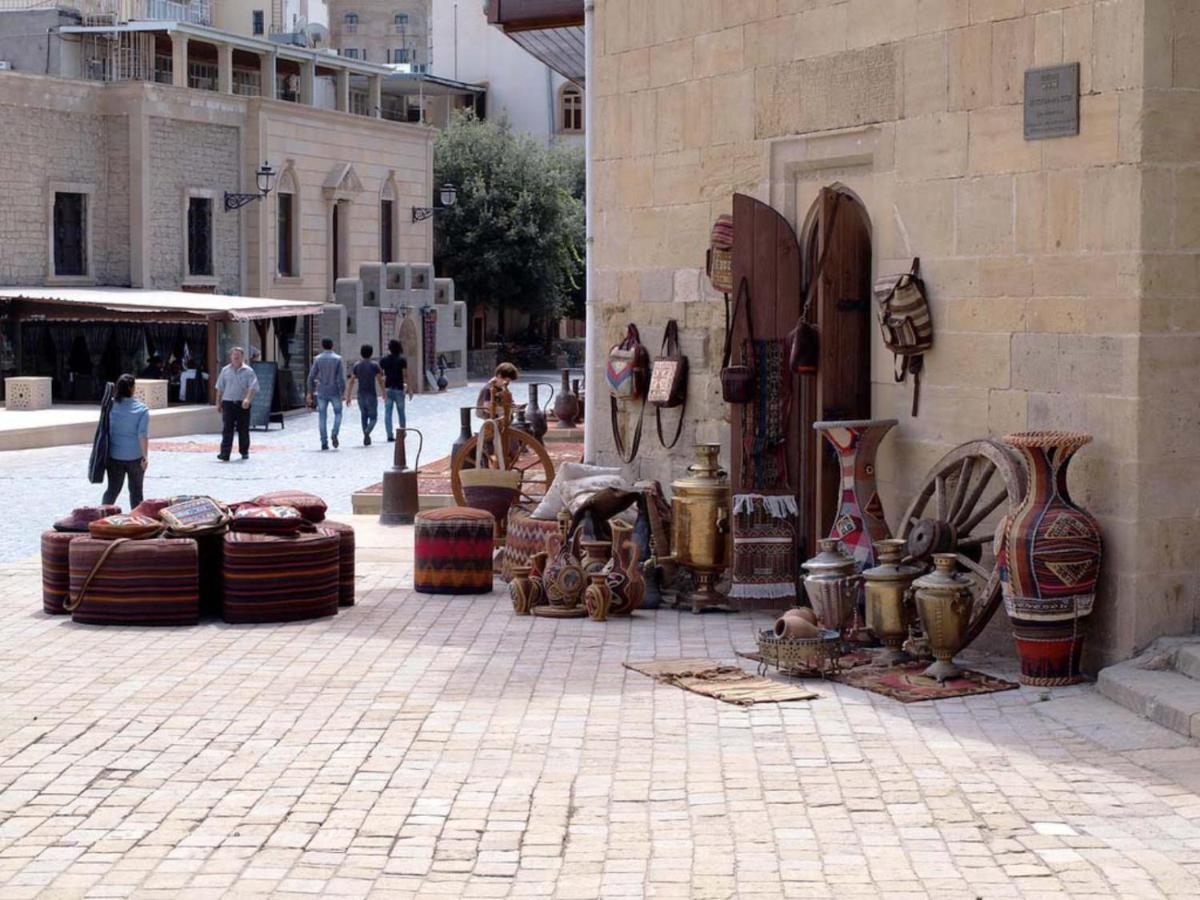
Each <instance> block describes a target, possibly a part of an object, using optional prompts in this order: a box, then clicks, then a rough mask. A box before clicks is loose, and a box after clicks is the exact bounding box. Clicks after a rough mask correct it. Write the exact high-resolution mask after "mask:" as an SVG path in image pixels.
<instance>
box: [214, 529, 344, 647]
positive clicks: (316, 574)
mask: <svg viewBox="0 0 1200 900" xmlns="http://www.w3.org/2000/svg"><path fill="white" fill-rule="evenodd" d="M338 544H339V541H338V536H337V535H336V534H320V533H311V534H287V535H284V534H257V533H254V532H246V531H231V532H230V533H229V534H227V535H225V553H224V561H223V564H222V575H223V578H224V585H225V595H224V597H223V598H222V601H221V617H222V618H223V619H224V620H225V621H226V622H233V623H238V624H244V623H251V622H294V621H297V620H299V619H317V618H320V617H321V616H333V615H336V614H337V610H338Z"/></svg>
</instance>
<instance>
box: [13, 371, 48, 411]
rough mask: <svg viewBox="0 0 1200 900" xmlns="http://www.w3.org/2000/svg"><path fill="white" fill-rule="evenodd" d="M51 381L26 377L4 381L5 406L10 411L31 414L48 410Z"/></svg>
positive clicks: (39, 377)
mask: <svg viewBox="0 0 1200 900" xmlns="http://www.w3.org/2000/svg"><path fill="white" fill-rule="evenodd" d="M52 380H53V379H51V378H48V377H45V376H28V377H16V378H6V379H4V390H5V397H6V398H7V399H6V400H5V406H7V407H8V409H10V410H16V409H20V410H24V411H26V412H32V411H34V410H39V409H49V408H50V403H51V401H50V385H51V382H52Z"/></svg>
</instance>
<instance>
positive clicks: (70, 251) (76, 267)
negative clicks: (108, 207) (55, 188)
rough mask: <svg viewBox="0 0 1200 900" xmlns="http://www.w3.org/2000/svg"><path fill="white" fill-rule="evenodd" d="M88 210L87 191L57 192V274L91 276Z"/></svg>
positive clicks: (55, 237) (55, 233) (55, 244)
mask: <svg viewBox="0 0 1200 900" xmlns="http://www.w3.org/2000/svg"><path fill="white" fill-rule="evenodd" d="M87 213H88V210H87V194H80V193H68V192H65V191H63V192H58V193H55V195H54V274H55V275H76V276H79V275H87V273H88V258H87Z"/></svg>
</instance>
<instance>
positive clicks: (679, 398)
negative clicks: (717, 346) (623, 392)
mask: <svg viewBox="0 0 1200 900" xmlns="http://www.w3.org/2000/svg"><path fill="white" fill-rule="evenodd" d="M687 377H688V361H687V357H686V356H684V355H683V353H682V352H680V349H679V323H678V322H676V321H675V320H674V319H671V320H670V321H669V322H667V327H666V330H665V331H664V332H663V342H662V349H661V350H660V355H659V356H656V357H654V362H653V363H651V365H650V390H649V393H647V395H646V402H648V403H650V404H652V405H653V406H654V420H655V425H656V426H657V427H658V442H659V443H660V444H662V445H663V447H664V448H666V449H667V450H670V449H671V448H672V447H674V446H675V445H676V444H677V443H678V442H679V435H680V434H682V433H683V419H684V413H685V412H686V410H687ZM675 407H680V410H679V423H678V424H677V425H676V426H675V437H674V438H672V439H671V443H669V444H668V443H667V441H666V439H665V438H664V437H663V427H662V411H663V410H664V409H674V408H675Z"/></svg>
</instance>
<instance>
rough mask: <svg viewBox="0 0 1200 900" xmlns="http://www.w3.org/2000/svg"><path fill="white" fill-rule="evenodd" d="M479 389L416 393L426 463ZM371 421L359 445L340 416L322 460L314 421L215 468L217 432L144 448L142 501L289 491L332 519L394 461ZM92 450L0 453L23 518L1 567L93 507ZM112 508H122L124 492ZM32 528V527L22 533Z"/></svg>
mask: <svg viewBox="0 0 1200 900" xmlns="http://www.w3.org/2000/svg"><path fill="white" fill-rule="evenodd" d="M480 386H481V383H477V384H473V385H470V386H468V387H465V388H458V389H455V390H449V391H446V392H445V393H444V394H420V395H418V396H417V397H416V398H415V399H414V400H412V401H410V402H409V404H408V407H407V412H408V424H409V425H411V426H412V427H414V428H419V429H421V430H422V431H423V432H424V434H425V454H424V457H423V458H424V460H425V461H426V462H430V461H432V460H434V459H437V458H438V457H441V456H445V455H446V454H447V453H449V452H450V445H451V444H452V443H453V442H454V439H455V438H456V437H458V432H459V419H458V409H459V407H460V406H466V405H469V404H474V402H475V397H476V395H477V394H478V393H479V388H480ZM523 398H524V392H522V391H518V399H523ZM379 415H380V421H379V423H378V424H377V425H376V426H375V432H374V434H373V436H372V441H373V443H372V445H371V446H370V447H364V446H363V445H362V424H361V420H360V418H359V409H358V402H357V401H355V404H354V406H353V407H350V408H347V409H345V410H344V412H343V419H342V432H341V448H340V449H339V450H337V451H334V450H330V451H328V452H326V453H322V452H321V449H320V446H321V442H320V438H319V437H318V436H317V416H316V414H315V413H304V414H301V415H297V416H292V417H289V418H288V419H287V420H286V426H285V427H284V428H283V429H280V428H279V426H278V425H273V426H272V427H271V429H270V430H269V431H253V432H251V433H250V459H248V460H242V459H241V458H239V457H238V455H237V452H236V446H235V448H234V450H235V452H234V454H233V460H232V461H231V462H228V463H223V462H221V461H220V460H218V459H217V446H218V445H219V443H220V435H219V434H217V435H213V434H200V435H190V436H186V437H173V438H164V439H162V440H161V441H160V440H155V441H152V442H151V448H150V468H149V469H148V470H147V472H146V485H145V493H146V496H147V497H161V496H170V495H172V494H208V495H211V496H214V497H218V498H220V499H223V500H229V501H236V500H246V499H249V498H250V497H254V496H257V495H258V494H261V493H264V492H266V491H269V490H276V489H278V488H281V487H288V486H292V487H297V488H301V489H303V490H308V491H311V492H312V493H315V494H318V495H320V496H321V497H322V498H324V499H325V501H326V502H327V503H328V504H329V507H330V509H331V510H332V511H334V512H340V513H349V512H351V507H350V495H351V494H353V493H354V492H355V491H356V490H359V489H360V488H364V487H366V486H368V485H370V484H374V483H375V482H377V481H379V480H380V478H381V477H382V475H383V471H384V469H386V468H387V467H388V466H390V465H391V462H392V450H393V445H392V444H389V443H387V439H386V435H385V433H384V429H383V421H382V417H383V404H382V403H381V404H380V407H379ZM330 427H332V419H331V421H330ZM411 440H413V441H414V442H415V441H416V438H415V437H413V438H412V439H411ZM414 449H415V445H414ZM90 452H91V445H90V444H89V445H75V446H68V447H47V448H44V449H39V450H13V451H9V452H7V453H0V494H3V496H5V497H20V499H21V511H22V515H21V516H20V517H14V516H9V517H6V518H5V520H4V521H2V522H0V561H4V560H14V559H20V558H22V557H25V556H29V555H30V554H33V553H37V552H38V534H39V533H40V528H48V527H49V526H50V523H52V522H53V521H54V520H55V519H57V518H58V517H60V516H62V515H64V514H66V513H67V512H69V511H70V510H71V509H72V507H75V506H83V505H86V504H92V503H98V502H100V498H101V495H102V494H103V493H104V485H93V484H88V481H87V460H88V455H89V453H90ZM411 452H412V451H411V450H410V453H411ZM410 462H411V460H410ZM117 502H118V503H120V504H121V505H122V507H123V508H124V509H128V508H129V495H128V493H122V495H121V497H120V498H119V499H118V501H117ZM31 522H32V523H36V524H35V527H30V523H31ZM37 526H40V527H37Z"/></svg>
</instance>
